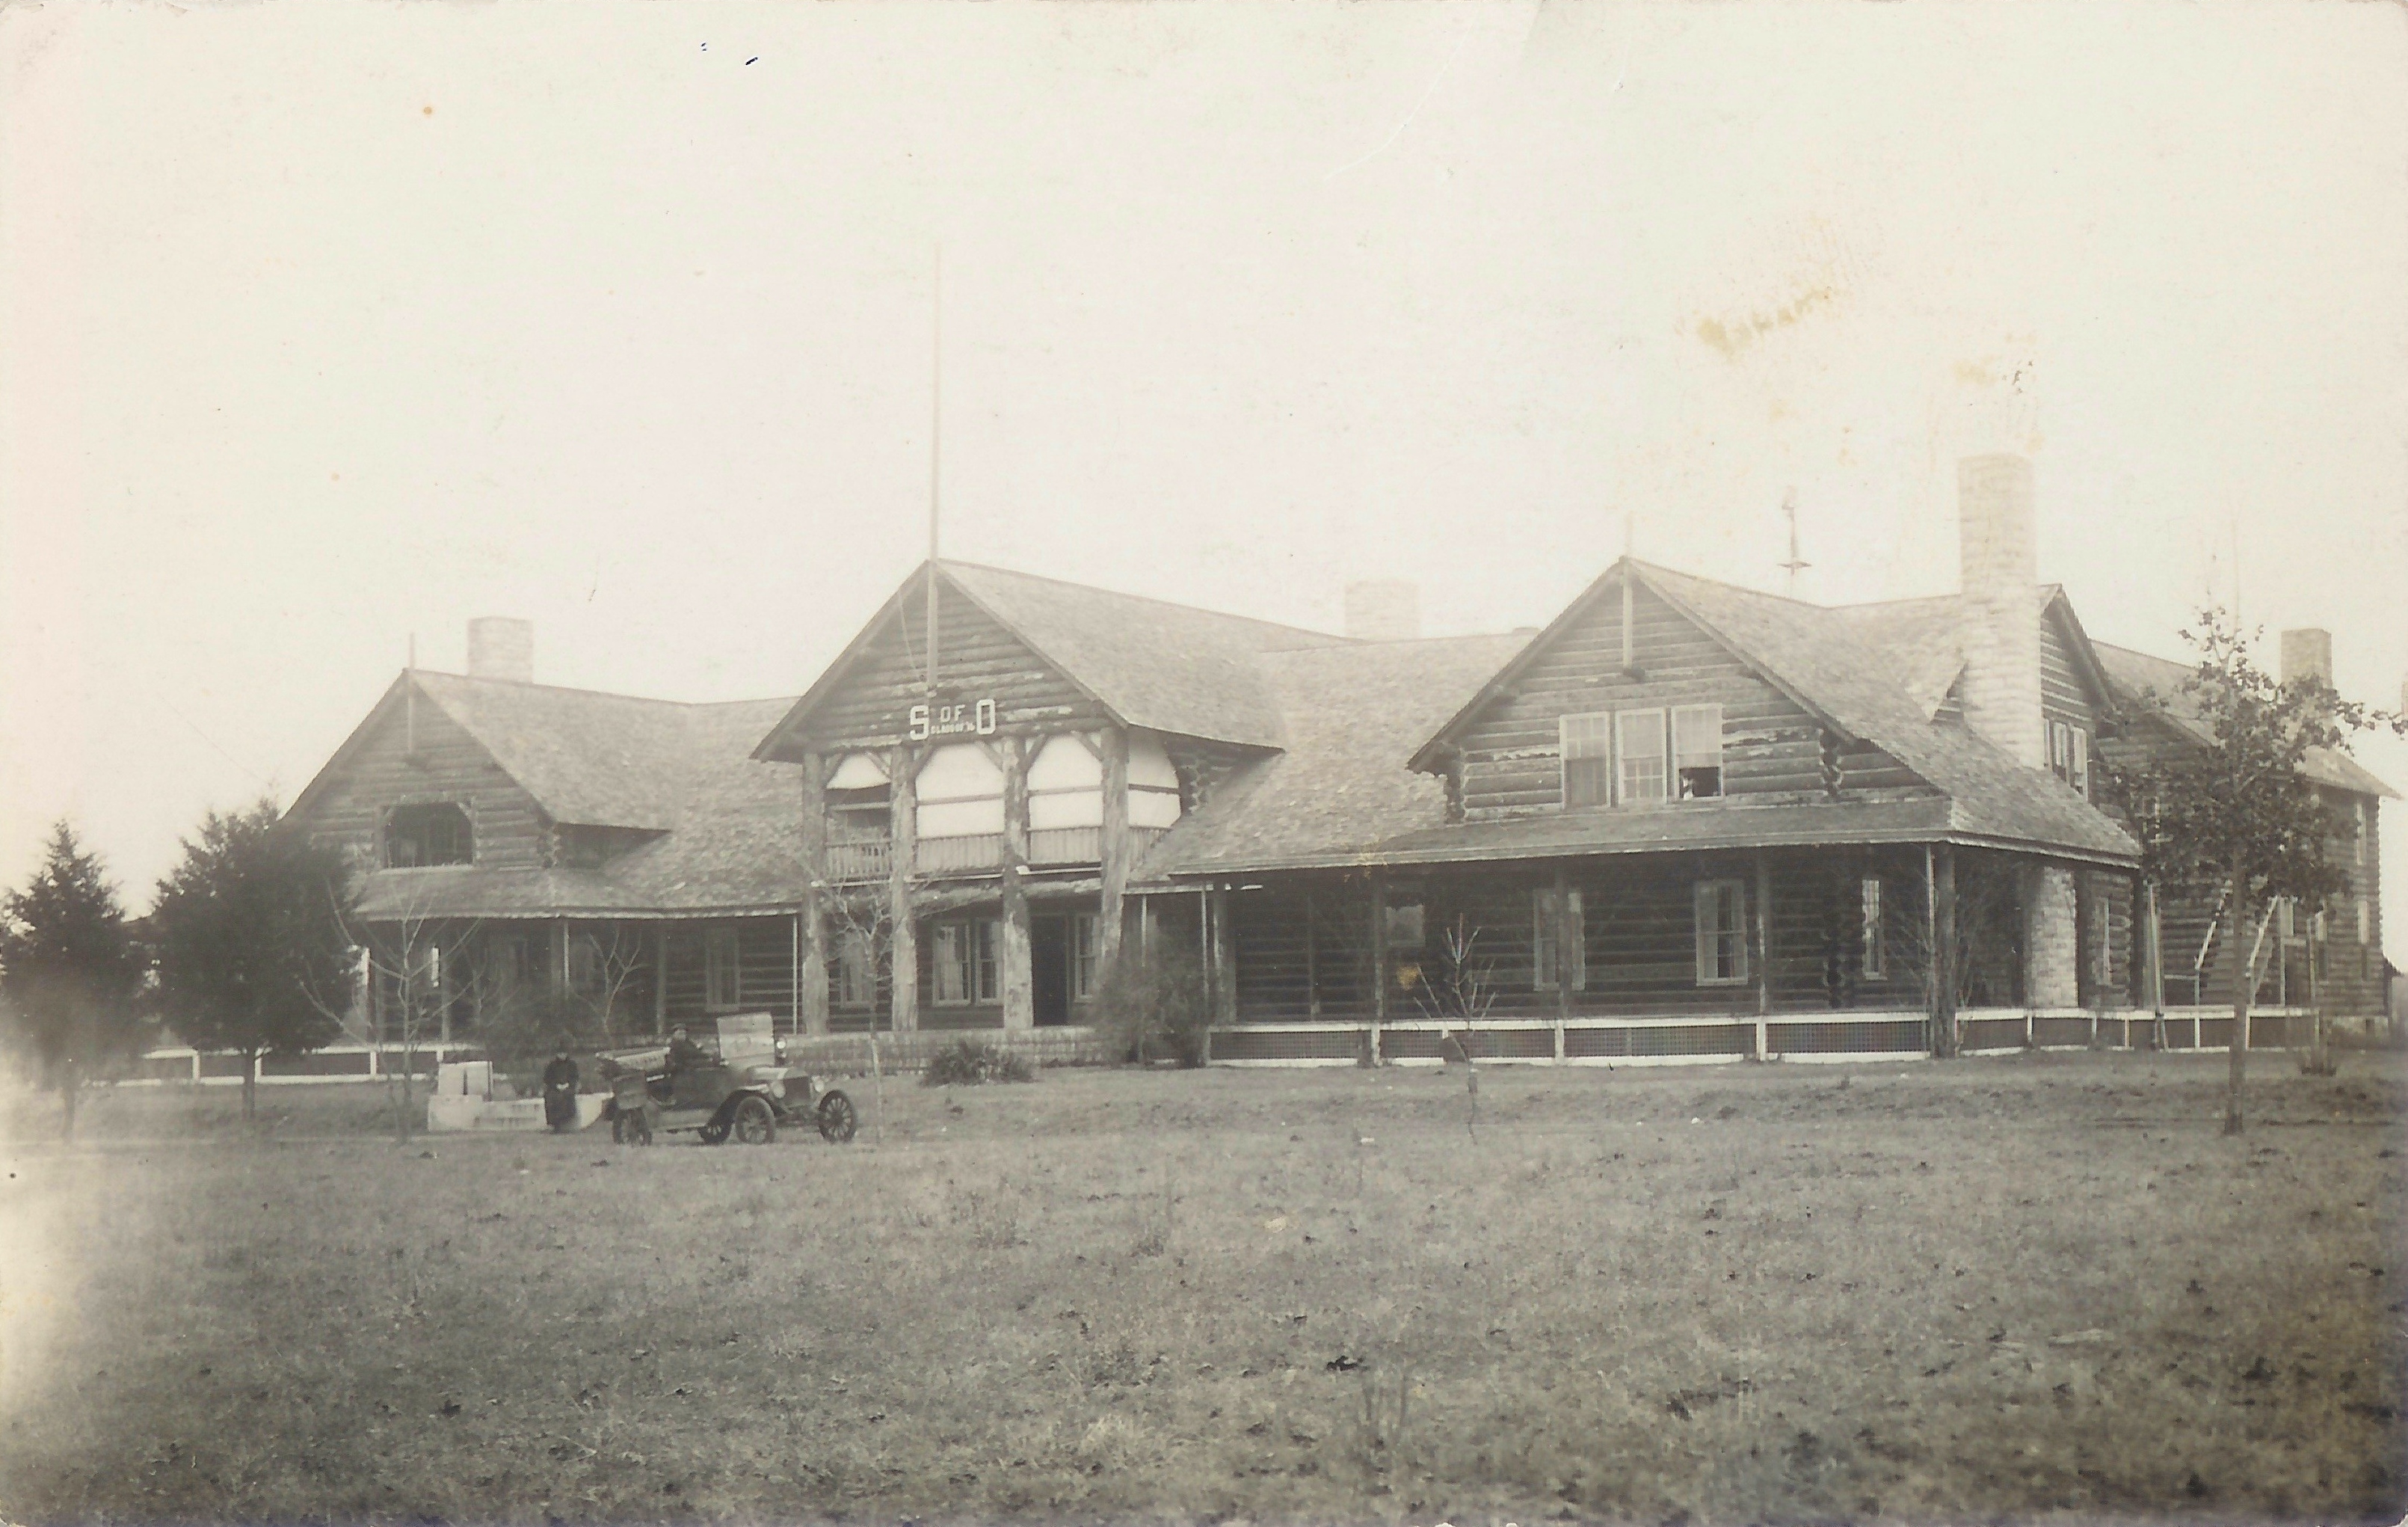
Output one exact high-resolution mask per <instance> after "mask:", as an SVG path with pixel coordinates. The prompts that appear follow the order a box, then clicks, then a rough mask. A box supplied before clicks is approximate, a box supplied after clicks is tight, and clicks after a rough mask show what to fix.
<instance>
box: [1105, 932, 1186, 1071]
mask: <svg viewBox="0 0 2408 1527" xmlns="http://www.w3.org/2000/svg"><path fill="white" fill-rule="evenodd" d="M1211 1026H1212V1009H1211V1004H1210V1003H1209V1002H1207V1001H1205V998H1204V967H1203V965H1202V963H1201V962H1200V961H1198V960H1197V958H1196V952H1195V951H1194V950H1192V949H1188V948H1185V947H1183V946H1182V945H1179V944H1171V943H1168V941H1163V942H1158V943H1156V944H1154V946H1153V947H1152V948H1150V949H1148V950H1146V951H1145V952H1144V953H1142V954H1140V952H1139V951H1138V950H1137V949H1135V948H1134V947H1131V946H1128V945H1123V946H1122V949H1121V956H1120V958H1119V960H1118V961H1116V962H1115V963H1114V964H1113V966H1112V969H1111V972H1110V973H1108V974H1107V975H1106V976H1105V977H1104V981H1103V985H1102V987H1100V988H1099V989H1098V990H1097V993H1096V1030H1097V1033H1098V1034H1099V1035H1100V1036H1101V1037H1102V1038H1103V1040H1104V1042H1105V1043H1106V1044H1107V1045H1109V1046H1110V1048H1111V1055H1112V1058H1113V1059H1116V1060H1120V1061H1123V1062H1130V1061H1134V1062H1135V1063H1137V1064H1139V1065H1148V1064H1151V1063H1152V1062H1154V1061H1155V1060H1176V1061H1178V1062H1179V1063H1180V1064H1181V1065H1183V1066H1200V1065H1202V1064H1203V1063H1204V1044H1205V1038H1204V1036H1205V1031H1206V1030H1209V1029H1210V1028H1211Z"/></svg>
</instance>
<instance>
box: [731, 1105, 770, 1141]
mask: <svg viewBox="0 0 2408 1527" xmlns="http://www.w3.org/2000/svg"><path fill="white" fill-rule="evenodd" d="M728 1128H729V1130H730V1131H732V1132H733V1133H734V1134H735V1136H736V1143H737V1144H738V1145H767V1144H769V1142H771V1141H773V1140H775V1139H777V1138H778V1117H777V1116H776V1115H775V1114H772V1113H770V1112H769V1104H768V1102H767V1101H765V1100H763V1099H760V1098H746V1099H744V1100H743V1101H742V1102H738V1104H737V1105H736V1116H735V1118H734V1119H732V1120H730V1121H729V1125H728Z"/></svg>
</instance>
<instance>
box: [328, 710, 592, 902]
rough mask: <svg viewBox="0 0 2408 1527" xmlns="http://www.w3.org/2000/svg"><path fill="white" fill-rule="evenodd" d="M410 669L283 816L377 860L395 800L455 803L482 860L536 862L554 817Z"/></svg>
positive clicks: (486, 863)
mask: <svg viewBox="0 0 2408 1527" xmlns="http://www.w3.org/2000/svg"><path fill="white" fill-rule="evenodd" d="M408 683H409V681H408V679H407V678H405V679H404V680H403V681H402V682H401V683H399V684H395V685H394V687H393V688H392V689H391V690H388V691H387V692H386V696H385V699H383V700H382V701H380V703H379V704H378V706H377V708H376V709H375V710H373V711H371V712H370V713H368V717H367V719H366V721H363V722H362V723H361V724H360V727H359V728H358V729H357V730H356V731H354V732H353V733H352V734H351V737H350V738H349V739H348V740H346V742H344V744H343V746H342V747H341V748H340V749H339V750H337V753H336V755H335V756H334V757H333V758H332V759H330V760H329V761H328V762H327V764H326V766H325V768H324V769H322V770H321V771H319V774H318V777H317V778H316V779H314V780H312V781H310V783H309V785H308V788H307V789H306V790H304V791H303V792H302V793H301V795H300V796H298V797H296V798H295V799H294V803H293V806H292V808H291V810H290V811H288V812H287V813H286V818H287V820H290V821H295V822H298V823H300V824H301V825H302V826H303V827H304V828H306V829H307V830H308V832H309V833H310V835H311V836H312V837H315V838H318V839H321V840H322V841H326V842H331V843H339V844H341V845H342V846H344V847H346V848H349V849H352V850H355V851H357V852H359V853H361V854H363V855H365V856H367V857H369V860H370V862H380V855H381V847H380V834H381V832H382V829H383V825H384V821H385V817H386V815H387V814H388V813H389V812H391V811H392V809H393V808H394V807H395V806H408V805H424V804H433V803H436V802H451V803H454V804H457V805H458V806H460V807H461V809H462V810H463V811H465V812H466V814H467V817H468V822H469V827H470V829H471V831H472V833H473V834H474V838H475V854H476V858H475V862H476V864H477V866H478V867H479V868H493V869H534V868H538V867H539V866H541V865H542V863H543V861H544V834H545V831H546V828H548V826H549V824H548V823H547V821H546V820H545V818H544V814H543V812H542V811H541V809H540V808H539V807H538V805H537V803H536V800H535V797H534V796H533V795H531V794H529V793H528V792H527V790H526V789H525V788H524V787H523V786H522V785H520V784H519V783H518V782H517V781H516V780H515V779H513V778H512V777H511V776H510V772H509V770H507V769H505V768H503V767H502V765H501V763H500V761H499V760H498V759H496V758H495V756H494V755H493V754H492V752H491V751H489V750H488V749H487V748H486V747H485V745H484V744H483V743H482V742H479V741H478V740H477V739H476V738H475V737H474V736H472V735H471V734H470V733H469V732H468V730H467V728H466V727H462V726H461V725H460V724H459V723H458V722H456V721H454V720H452V717H451V716H449V715H447V714H446V713H444V711H443V708H442V707H441V706H439V705H437V704H436V703H435V702H434V701H433V700H431V699H427V698H426V697H425V696H423V695H421V696H419V697H418V698H417V699H416V701H415V703H414V704H413V703H412V702H411V700H410V698H409V692H408V687H407V686H408Z"/></svg>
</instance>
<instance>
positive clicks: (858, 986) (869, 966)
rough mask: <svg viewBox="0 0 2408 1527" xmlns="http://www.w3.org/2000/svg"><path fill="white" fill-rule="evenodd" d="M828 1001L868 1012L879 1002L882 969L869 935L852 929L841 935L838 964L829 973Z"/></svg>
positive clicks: (838, 938) (838, 940) (838, 936)
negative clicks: (879, 978) (867, 1009)
mask: <svg viewBox="0 0 2408 1527" xmlns="http://www.w3.org/2000/svg"><path fill="white" fill-rule="evenodd" d="M828 982H829V987H830V988H831V989H830V990H829V993H828V1000H829V1001H830V1002H831V1003H833V1004H834V1005H835V1006H838V1007H842V1008H854V1009H858V1008H865V1007H870V1006H873V1005H875V1004H876V1002H877V1001H878V967H877V961H876V957H875V954H874V952H873V951H872V950H871V948H870V946H869V934H868V933H867V931H866V930H865V929H858V928H848V929H845V930H844V931H843V932H841V933H839V934H838V935H837V941H836V960H835V962H834V967H833V968H832V969H831V970H830V971H829V972H828Z"/></svg>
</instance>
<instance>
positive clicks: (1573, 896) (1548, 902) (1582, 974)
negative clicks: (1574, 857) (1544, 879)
mask: <svg viewBox="0 0 2408 1527" xmlns="http://www.w3.org/2000/svg"><path fill="white" fill-rule="evenodd" d="M1530 985H1531V987H1533V988H1535V989H1537V990H1539V991H1557V990H1561V989H1562V988H1563V987H1566V986H1570V987H1571V989H1572V990H1574V991H1580V990H1583V989H1584V988H1585V987H1587V986H1588V957H1587V951H1586V949H1585V948H1584V946H1583V941H1582V938H1581V893H1580V892H1578V891H1575V890H1565V891H1558V890H1556V889H1555V887H1554V886H1540V887H1539V888H1538V889H1536V890H1534V891H1532V892H1531V893H1530Z"/></svg>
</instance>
